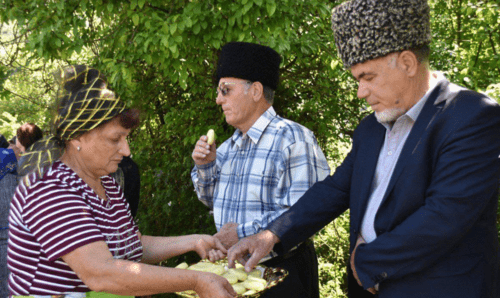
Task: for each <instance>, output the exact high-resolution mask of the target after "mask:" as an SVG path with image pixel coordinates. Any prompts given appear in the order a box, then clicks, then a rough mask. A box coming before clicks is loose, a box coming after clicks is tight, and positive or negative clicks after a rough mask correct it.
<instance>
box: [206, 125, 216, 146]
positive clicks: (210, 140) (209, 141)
mask: <svg viewBox="0 0 500 298" xmlns="http://www.w3.org/2000/svg"><path fill="white" fill-rule="evenodd" d="M214 141H215V131H214V130H213V129H209V130H208V132H207V144H208V145H212V144H213V143H214Z"/></svg>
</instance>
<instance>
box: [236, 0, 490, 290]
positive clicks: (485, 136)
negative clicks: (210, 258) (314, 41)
mask: <svg viewBox="0 0 500 298" xmlns="http://www.w3.org/2000/svg"><path fill="white" fill-rule="evenodd" d="M332 28H333V31H334V33H335V42H336V45H337V48H338V51H339V54H340V57H341V58H342V60H343V62H344V65H345V66H346V67H347V68H349V69H350V71H351V73H352V75H353V76H354V78H355V79H356V80H357V81H358V82H359V86H358V97H360V98H364V99H365V100H366V101H367V103H368V104H369V105H370V106H371V108H372V110H373V111H374V113H373V114H372V115H369V116H368V117H366V118H365V119H363V120H362V121H361V123H360V124H359V126H358V127H357V129H356V131H355V132H354V136H353V145H352V150H351V152H350V153H349V154H348V155H347V157H346V158H345V160H344V161H343V163H342V165H341V166H340V167H338V168H337V169H336V171H335V173H334V174H333V175H332V176H330V177H328V178H326V179H325V180H323V181H321V182H318V183H316V184H315V185H314V186H313V187H311V189H309V190H308V191H307V192H306V193H305V194H304V196H302V197H301V198H300V200H299V201H298V202H297V203H296V204H295V205H294V206H292V207H291V208H290V209H289V210H288V211H287V212H285V213H284V214H282V215H281V216H280V217H279V218H277V219H276V220H275V221H274V222H273V223H272V224H270V225H269V226H268V227H267V229H266V230H265V231H263V232H261V233H259V234H257V235H253V236H251V237H249V238H247V239H243V240H241V241H240V242H239V243H238V244H237V245H235V246H233V248H232V249H231V250H230V251H229V252H228V254H229V255H228V258H229V262H230V265H232V264H233V261H234V260H235V259H240V260H242V261H244V256H246V255H247V254H248V253H251V254H252V256H251V258H250V259H249V260H248V261H247V262H246V267H247V268H246V269H247V270H249V269H250V268H251V267H253V266H254V265H255V263H256V262H257V260H258V259H260V258H261V257H262V256H263V255H266V254H267V251H269V250H270V249H271V248H273V245H275V244H276V247H275V250H276V251H279V249H281V250H282V251H287V250H288V249H289V248H290V247H293V246H294V245H296V243H298V242H300V241H303V240H304V239H307V238H308V237H310V236H311V235H312V234H314V233H315V232H317V231H318V230H320V229H321V228H322V227H324V226H325V225H326V224H328V223H329V222H330V221H332V220H333V219H335V218H336V217H337V216H338V215H340V214H341V213H343V212H344V211H345V210H347V209H348V208H349V209H350V215H351V222H350V242H351V246H350V252H351V259H350V264H349V265H348V273H349V296H350V297H371V296H373V295H372V294H376V295H378V297H405V298H411V297H426V298H428V297H436V298H437V297H439V298H441V297H482V298H484V297H497V293H498V292H497V287H498V285H497V284H496V281H497V274H498V273H497V268H498V254H497V252H498V235H497V234H498V233H497V231H496V226H495V220H496V211H497V208H498V206H497V205H498V203H497V201H498V177H499V176H500V159H499V154H500V137H499V136H500V107H499V106H498V104H497V103H496V102H494V101H493V100H491V99H490V98H488V97H486V96H484V95H482V94H479V93H476V92H473V91H470V90H467V89H465V88H462V87H459V86H457V85H454V84H452V83H450V82H449V81H447V80H446V79H445V78H444V77H443V76H442V75H440V74H439V73H436V72H432V71H430V70H429V63H428V57H429V46H428V44H429V43H430V40H431V34H430V21H429V6H428V4H427V2H426V1H423V0H406V1H400V0H397V1H396V0H377V1H373V0H353V1H349V2H346V3H343V4H342V5H340V6H339V7H337V8H335V9H334V11H333V16H332ZM365 290H368V291H365ZM370 293H371V294H370Z"/></svg>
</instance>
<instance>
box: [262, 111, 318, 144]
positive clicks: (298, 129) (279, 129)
mask: <svg viewBox="0 0 500 298" xmlns="http://www.w3.org/2000/svg"><path fill="white" fill-rule="evenodd" d="M269 127H270V128H271V129H272V130H274V132H273V133H275V134H276V135H279V136H282V137H283V138H285V139H286V140H288V142H290V143H292V144H293V143H297V142H306V143H310V144H316V137H315V136H314V133H313V132H312V131H311V130H310V129H309V128H307V127H305V126H304V125H302V124H300V123H297V122H295V121H292V120H290V119H287V118H283V117H280V116H276V117H275V118H274V119H273V121H271V123H270V124H269Z"/></svg>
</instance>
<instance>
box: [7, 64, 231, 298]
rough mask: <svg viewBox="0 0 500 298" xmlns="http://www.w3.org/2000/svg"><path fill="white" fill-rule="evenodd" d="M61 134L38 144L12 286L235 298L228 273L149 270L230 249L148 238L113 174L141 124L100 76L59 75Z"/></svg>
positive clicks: (39, 292) (83, 71)
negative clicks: (181, 258)
mask: <svg viewBox="0 0 500 298" xmlns="http://www.w3.org/2000/svg"><path fill="white" fill-rule="evenodd" d="M58 78H59V79H60V80H61V82H60V84H61V86H62V89H60V90H61V91H60V92H59V95H58V97H57V98H58V106H57V114H56V117H55V121H54V129H53V131H54V132H53V135H51V136H49V137H46V138H43V139H42V140H40V141H38V142H37V143H35V144H34V145H33V146H32V147H31V149H30V151H29V152H26V153H25V155H26V156H28V160H27V162H26V163H25V164H24V165H23V167H22V168H21V170H20V171H21V173H20V174H21V175H24V174H26V176H25V177H23V178H22V179H21V181H20V184H19V186H18V188H17V190H16V194H15V195H14V198H13V199H12V204H11V211H10V216H9V225H10V229H9V254H8V265H9V270H10V272H11V273H10V276H9V288H10V291H11V294H13V295H30V296H43V295H60V297H64V295H66V297H85V292H88V291H90V290H93V291H98V292H99V291H102V292H108V293H112V294H118V295H136V296H142V295H150V294H157V293H166V292H178V291H185V290H194V291H196V292H197V293H198V295H199V296H200V297H233V296H234V295H235V293H234V290H233V289H232V287H231V286H230V284H229V283H228V282H227V281H226V280H225V279H224V278H223V277H220V276H217V275H215V274H211V273H205V272H196V271H192V270H183V269H174V268H167V267H161V266H154V265H149V264H154V263H158V262H160V261H162V260H165V259H168V258H170V257H173V256H176V255H180V254H183V253H186V252H188V251H196V252H197V253H198V254H199V255H200V257H201V258H205V257H207V256H208V251H209V250H210V249H221V250H224V247H223V246H222V244H221V243H220V242H219V241H218V240H217V239H216V238H215V237H212V236H209V235H187V236H180V237H152V236H145V235H141V233H140V232H139V230H138V228H137V225H136V224H135V223H134V221H133V219H132V216H131V214H130V208H129V206H128V204H127V202H126V200H125V199H124V197H123V192H122V190H121V188H120V187H119V185H118V184H117V183H116V181H115V180H114V179H113V178H111V177H110V176H109V175H108V174H110V173H113V172H115V171H116V170H117V167H118V163H120V161H121V160H122V158H123V156H128V155H130V150H129V146H128V143H127V140H126V137H127V136H128V134H129V132H130V130H131V129H132V128H134V127H135V126H137V125H138V124H139V117H138V112H137V110H134V109H125V105H124V103H123V102H122V101H120V100H119V99H118V98H117V97H116V96H115V93H114V92H113V91H111V90H109V89H108V88H107V86H106V81H105V78H104V77H103V76H102V75H101V73H100V72H99V71H98V70H96V69H93V68H89V67H86V66H71V67H68V68H66V69H65V70H64V71H62V72H61V73H60V75H59V76H58Z"/></svg>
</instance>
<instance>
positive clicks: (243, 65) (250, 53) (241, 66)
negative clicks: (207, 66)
mask: <svg viewBox="0 0 500 298" xmlns="http://www.w3.org/2000/svg"><path fill="white" fill-rule="evenodd" d="M280 63H281V57H280V55H279V54H278V53H277V52H276V51H275V50H273V49H271V48H270V47H266V46H262V45H258V44H255V43H248V42H230V43H227V44H226V45H224V46H223V47H222V50H221V53H220V55H219V62H218V63H217V72H216V83H218V82H219V80H220V79H221V78H230V77H232V78H238V79H243V80H249V81H252V82H260V83H261V84H262V85H264V86H268V87H270V88H272V89H273V90H276V88H277V87H278V82H279V66H280Z"/></svg>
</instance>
